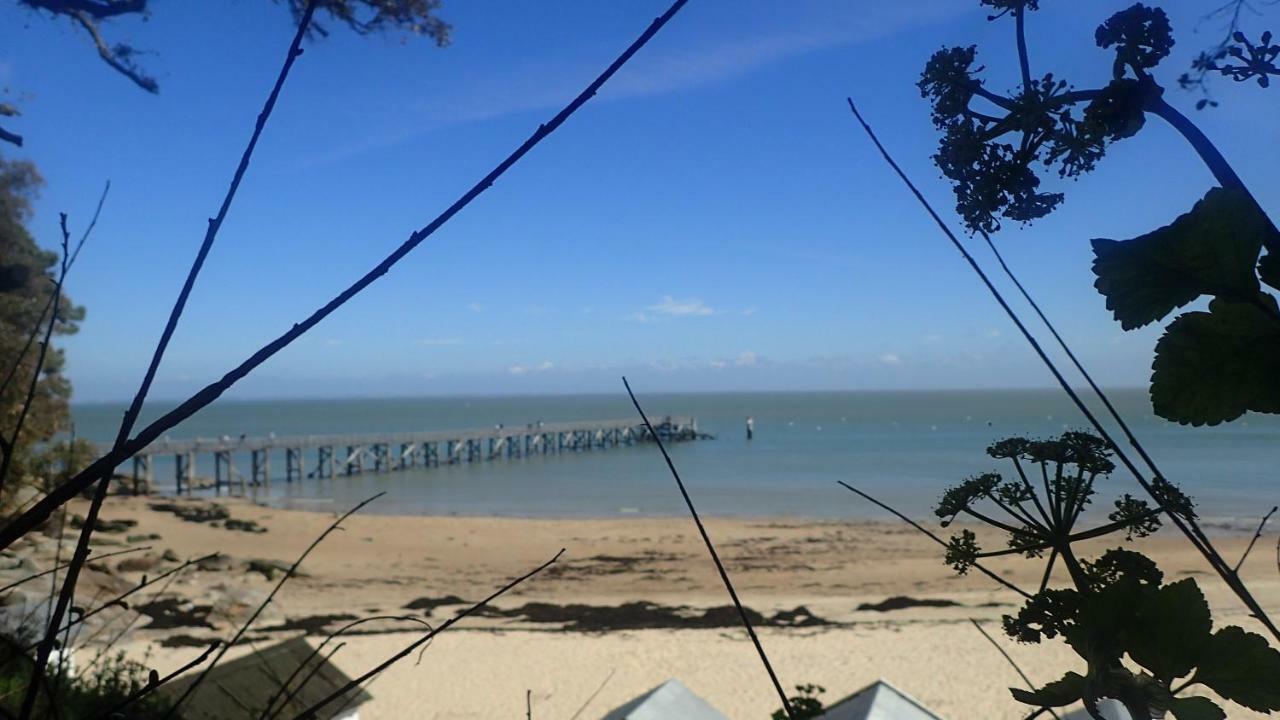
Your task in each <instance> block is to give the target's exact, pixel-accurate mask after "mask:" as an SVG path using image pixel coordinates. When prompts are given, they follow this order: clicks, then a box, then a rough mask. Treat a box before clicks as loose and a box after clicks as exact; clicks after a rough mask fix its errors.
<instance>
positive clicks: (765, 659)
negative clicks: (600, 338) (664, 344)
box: [622, 377, 796, 718]
mask: <svg viewBox="0 0 1280 720" xmlns="http://www.w3.org/2000/svg"><path fill="white" fill-rule="evenodd" d="M622 384H623V386H625V387H626V388H627V395H629V396H631V404H632V405H635V407H636V412H638V413H640V419H641V420H643V421H644V426H645V428H647V429H648V430H649V435H650V436H652V437H653V441H654V443H656V444H657V446H658V450H659V451H660V452H661V453H662V459H663V460H665V461H666V462H667V469H668V470H670V471H671V477H673V478H675V481H676V487H678V488H680V495H681V496H683V497H684V503H685V505H687V506H688V508H689V514H690V515H692V516H693V523H694V525H697V526H698V534H700V535H702V542H703V544H704V545H706V546H707V552H708V553H709V554H710V555H711V560H712V562H714V563H715V564H716V570H717V571H718V572H719V573H720V580H721V581H722V582H723V583H724V589H725V590H727V591H728V592H729V597H730V598H731V599H732V600H733V606H734V607H735V608H737V609H738V617H739V618H740V619H741V620H742V627H744V628H746V630H747V635H749V636H750V637H751V643H752V644H753V645H755V646H756V654H758V655H759V656H760V662H761V663H763V664H764V669H765V671H766V672H768V673H769V680H771V681H772V682H773V689H774V690H776V691H777V693H778V697H779V698H780V699H781V700H782V709H783V710H785V711H786V713H787V717H789V718H795V716H796V714H795V711H794V710H792V709H791V700H790V699H788V698H787V693H786V692H785V691H784V690H783V689H782V683H781V682H780V681H779V680H778V674H777V673H775V672H774V671H773V665H772V664H771V663H770V662H769V656H768V654H766V653H765V651H764V645H762V644H760V638H758V637H756V631H755V628H753V627H751V619H750V618H748V617H747V611H746V609H745V608H743V607H742V601H741V600H739V599H738V591H737V590H735V589H734V587H733V581H732V580H730V579H729V572H728V571H727V570H725V569H724V563H722V562H720V555H719V554H717V553H716V546H715V544H714V543H712V542H711V536H710V535H708V534H707V529H706V527H704V526H703V525H702V518H701V517H699V516H698V509H697V508H695V507H694V506H693V498H691V497H689V491H688V490H687V489H686V488H685V486H684V481H683V480H681V479H680V473H679V472H678V471H677V470H676V465H675V463H673V462H671V456H670V455H668V454H667V447H666V445H664V444H663V443H662V438H661V437H660V436H659V435H658V432H657V431H656V430H654V429H653V424H652V423H650V422H649V417H648V416H647V415H645V414H644V409H643V408H641V407H640V401H639V400H636V394H635V393H633V392H631V384H630V383H628V382H627V379H626V378H625V377H624V378H622Z"/></svg>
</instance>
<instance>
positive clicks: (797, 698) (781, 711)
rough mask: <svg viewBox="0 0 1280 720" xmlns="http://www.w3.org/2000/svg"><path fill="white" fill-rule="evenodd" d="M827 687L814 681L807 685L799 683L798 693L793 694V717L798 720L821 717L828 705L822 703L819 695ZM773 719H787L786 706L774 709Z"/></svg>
mask: <svg viewBox="0 0 1280 720" xmlns="http://www.w3.org/2000/svg"><path fill="white" fill-rule="evenodd" d="M826 691H827V689H826V688H824V687H822V686H821V685H814V684H812V683H809V684H806V685H797V686H796V694H795V695H792V696H791V698H790V700H791V712H792V715H791V716H792V717H793V718H797V719H798V720H808V719H809V718H816V717H821V716H822V713H823V711H824V710H825V709H826V707H825V706H824V705H823V704H822V700H821V699H820V698H819V697H818V696H819V695H821V694H822V693H824V692H826ZM772 718H773V720H787V711H786V708H778V709H777V710H774V711H773V715H772Z"/></svg>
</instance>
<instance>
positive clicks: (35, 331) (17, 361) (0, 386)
mask: <svg viewBox="0 0 1280 720" xmlns="http://www.w3.org/2000/svg"><path fill="white" fill-rule="evenodd" d="M110 190H111V181H110V180H108V181H107V184H106V186H105V187H103V188H102V194H101V195H99V196H98V207H97V209H95V210H94V211H93V218H92V219H91V220H90V221H89V225H88V226H87V227H86V228H85V230H84V232H83V233H82V234H81V235H80V241H79V242H77V243H76V249H75V250H73V251H72V252H71V257H70V259H68V260H67V272H70V271H71V268H72V267H73V266H75V264H76V258H78V257H80V249H81V248H83V247H84V242H85V240H88V239H89V234H90V233H92V232H93V229H94V228H95V227H97V225H98V216H99V215H101V214H102V204H103V203H104V202H106V200H107V193H108V192H109V191H110ZM55 297H56V296H55V295H50V296H49V299H48V300H47V301H45V306H44V309H43V310H41V311H40V317H39V319H37V320H36V322H35V323H33V324H32V326H31V332H30V333H29V334H28V335H27V342H26V343H25V344H24V345H23V346H22V349H21V350H19V351H18V355H17V357H15V358H14V359H13V364H12V365H11V366H10V368H9V370H8V372H7V373H5V376H4V381H3V382H0V393H3V392H4V390H5V388H7V387H9V383H10V382H12V381H13V378H14V377H15V376H16V375H17V374H18V370H19V368H21V367H22V361H23V359H24V358H26V356H27V351H28V350H30V349H31V346H32V344H34V343H35V340H36V336H38V335H39V334H40V326H41V325H42V324H43V323H44V317H45V315H46V314H48V312H49V308H51V307H52V306H53V301H54V298H55ZM2 441H3V438H0V445H4V446H5V447H6V448H7V443H6V442H2ZM0 477H3V475H0Z"/></svg>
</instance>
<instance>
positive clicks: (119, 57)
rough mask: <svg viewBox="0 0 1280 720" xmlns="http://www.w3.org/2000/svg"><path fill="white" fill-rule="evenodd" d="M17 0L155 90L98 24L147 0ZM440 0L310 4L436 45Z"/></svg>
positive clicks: (315, 27) (445, 39) (300, 7)
mask: <svg viewBox="0 0 1280 720" xmlns="http://www.w3.org/2000/svg"><path fill="white" fill-rule="evenodd" d="M18 2H19V4H21V5H25V6H27V7H29V8H31V9H32V10H33V11H40V12H44V13H48V14H49V16H50V17H54V18H59V19H65V20H67V21H69V22H70V23H71V24H72V25H73V26H75V27H77V28H79V29H81V30H83V31H84V32H85V34H86V35H88V36H89V40H90V41H91V42H92V43H93V46H94V49H96V50H97V52H98V57H99V58H101V59H102V61H103V62H104V63H106V64H107V65H108V66H110V67H111V69H113V70H115V71H116V72H117V73H119V74H121V75H123V76H125V77H126V78H128V79H129V80H130V81H131V82H133V84H134V85H137V86H138V87H140V88H142V89H143V90H146V91H147V92H149V93H158V92H160V83H159V81H157V80H156V79H155V77H153V76H152V75H150V74H149V73H148V72H147V71H146V69H145V68H143V67H142V64H141V63H140V62H139V60H138V59H139V58H140V57H141V56H143V55H147V54H149V53H148V51H146V50H143V49H140V48H138V47H136V46H134V45H132V44H130V43H127V42H114V43H113V42H111V41H109V40H108V39H107V38H106V37H105V36H104V35H103V29H102V24H103V23H106V22H110V21H112V20H116V19H119V18H128V17H140V18H143V19H146V18H149V17H150V16H151V2H150V0H91V1H86V0H18ZM273 2H275V3H277V4H281V3H283V4H285V5H287V6H288V7H289V11H290V13H292V15H293V18H294V20H300V19H301V18H302V16H303V14H304V12H305V10H306V7H307V5H308V0H273ZM440 4H441V0H320V2H317V3H315V9H316V10H319V11H320V12H323V13H326V14H327V15H328V16H329V17H330V18H332V19H333V20H334V21H336V22H338V23H340V24H342V25H345V26H346V27H348V28H350V29H351V30H353V31H355V32H357V33H359V34H361V35H368V34H372V33H384V32H393V31H400V32H402V33H405V34H406V35H411V36H422V37H426V38H430V39H431V40H434V41H435V43H436V45H437V46H439V47H444V46H445V45H448V44H449V39H450V32H451V31H452V27H451V26H450V25H449V23H447V22H445V21H444V20H441V19H440V17H439V16H438V15H437V12H438V11H439V9H440ZM307 34H308V36H310V37H314V36H321V37H324V36H327V35H328V34H329V32H328V30H326V29H325V27H324V26H323V25H321V24H320V23H311V25H310V27H309V28H308V30H307ZM20 114H21V113H20V112H19V111H18V109H17V108H16V107H14V106H13V105H11V104H8V103H0V117H16V116H18V115H20ZM0 140H3V141H6V142H10V143H13V144H14V145H22V141H23V140H22V136H21V135H18V134H16V133H13V132H9V131H6V130H5V129H4V128H0Z"/></svg>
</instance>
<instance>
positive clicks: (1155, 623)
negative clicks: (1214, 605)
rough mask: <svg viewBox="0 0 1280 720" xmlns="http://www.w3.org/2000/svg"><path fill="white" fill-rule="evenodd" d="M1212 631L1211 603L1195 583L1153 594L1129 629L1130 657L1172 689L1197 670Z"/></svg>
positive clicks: (1182, 583) (1184, 582) (1145, 595)
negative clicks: (1178, 680) (1174, 683)
mask: <svg viewBox="0 0 1280 720" xmlns="http://www.w3.org/2000/svg"><path fill="white" fill-rule="evenodd" d="M1212 627H1213V620H1212V617H1211V616H1210V614H1209V603H1207V602H1205V599H1204V593H1202V592H1200V586H1199V585H1197V584H1196V581H1195V580H1194V579H1192V578H1187V579H1185V580H1179V581H1178V582H1175V583H1170V584H1168V585H1165V586H1163V587H1161V588H1159V589H1155V590H1149V591H1147V592H1144V593H1143V594H1142V599H1141V601H1140V602H1139V605H1138V612H1137V613H1136V616H1135V618H1134V623H1133V625H1132V626H1131V627H1130V628H1129V632H1128V650H1129V656H1130V657H1132V658H1133V660H1134V662H1136V663H1138V664H1139V665H1141V666H1142V667H1144V668H1146V669H1147V670H1150V671H1151V674H1152V675H1155V676H1156V677H1157V678H1159V679H1160V680H1163V681H1164V683H1165V685H1168V684H1170V683H1171V682H1172V681H1173V680H1175V679H1177V678H1180V677H1182V676H1183V675H1186V674H1188V673H1190V672H1191V671H1192V670H1193V669H1194V668H1195V666H1196V661H1197V660H1199V659H1200V652H1201V650H1202V649H1203V648H1204V646H1205V644H1206V643H1208V642H1209V638H1210V635H1209V631H1210V630H1211V629H1212ZM1174 628H1176V631H1175V630H1174Z"/></svg>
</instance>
